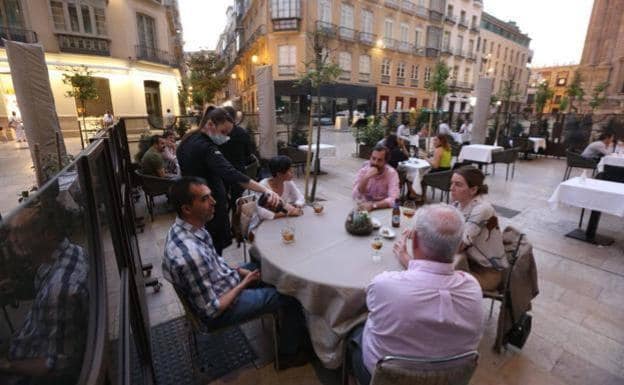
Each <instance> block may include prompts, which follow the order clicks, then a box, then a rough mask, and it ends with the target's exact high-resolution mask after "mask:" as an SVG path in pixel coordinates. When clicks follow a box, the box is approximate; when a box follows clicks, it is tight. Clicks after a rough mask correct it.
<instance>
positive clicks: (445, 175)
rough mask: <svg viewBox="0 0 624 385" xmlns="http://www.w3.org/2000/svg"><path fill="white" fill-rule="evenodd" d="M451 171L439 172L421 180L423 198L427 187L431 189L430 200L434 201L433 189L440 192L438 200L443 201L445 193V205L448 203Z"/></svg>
mask: <svg viewBox="0 0 624 385" xmlns="http://www.w3.org/2000/svg"><path fill="white" fill-rule="evenodd" d="M452 176H453V170H448V171H439V172H433V173H428V174H426V175H425V176H424V177H423V179H422V185H423V197H427V186H430V187H431V188H433V190H432V195H431V198H432V199H435V189H438V190H441V197H440V200H443V199H444V193H445V192H446V203H448V202H449V199H450V198H449V197H450V193H451V177H452Z"/></svg>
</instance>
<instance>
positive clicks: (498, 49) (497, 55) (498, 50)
mask: <svg viewBox="0 0 624 385" xmlns="http://www.w3.org/2000/svg"><path fill="white" fill-rule="evenodd" d="M499 57H500V44H499V45H497V46H496V58H497V59H498V58H499Z"/></svg>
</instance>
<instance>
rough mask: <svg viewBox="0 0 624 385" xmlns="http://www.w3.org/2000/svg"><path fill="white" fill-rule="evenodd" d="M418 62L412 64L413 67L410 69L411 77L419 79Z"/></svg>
mask: <svg viewBox="0 0 624 385" xmlns="http://www.w3.org/2000/svg"><path fill="white" fill-rule="evenodd" d="M418 70H419V68H418V64H412V69H411V71H410V79H412V80H416V81H418Z"/></svg>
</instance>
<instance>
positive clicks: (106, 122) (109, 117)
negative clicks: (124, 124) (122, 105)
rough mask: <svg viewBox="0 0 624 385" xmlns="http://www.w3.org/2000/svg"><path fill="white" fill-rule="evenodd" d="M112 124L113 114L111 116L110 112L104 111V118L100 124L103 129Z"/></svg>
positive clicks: (113, 120)
mask: <svg viewBox="0 0 624 385" xmlns="http://www.w3.org/2000/svg"><path fill="white" fill-rule="evenodd" d="M114 122H115V118H114V117H113V114H111V112H110V110H106V112H105V113H104V116H103V117H102V124H103V125H104V128H107V127H110V126H112V125H113V123H114Z"/></svg>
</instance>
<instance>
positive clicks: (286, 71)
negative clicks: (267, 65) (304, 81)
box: [277, 65, 295, 76]
mask: <svg viewBox="0 0 624 385" xmlns="http://www.w3.org/2000/svg"><path fill="white" fill-rule="evenodd" d="M277 74H278V75H283V76H289V75H294V74H295V66H294V65H278V66H277Z"/></svg>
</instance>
